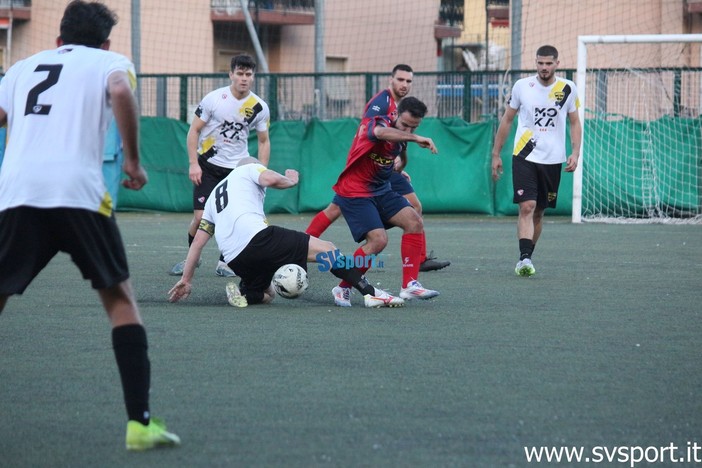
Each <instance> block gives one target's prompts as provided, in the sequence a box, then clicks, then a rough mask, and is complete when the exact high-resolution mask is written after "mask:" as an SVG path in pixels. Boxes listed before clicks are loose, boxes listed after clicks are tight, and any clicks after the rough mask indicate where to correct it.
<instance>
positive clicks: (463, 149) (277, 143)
mask: <svg viewBox="0 0 702 468" xmlns="http://www.w3.org/2000/svg"><path fill="white" fill-rule="evenodd" d="M358 123H359V119H354V118H348V119H340V120H333V121H318V120H312V121H310V122H309V123H305V122H302V121H277V122H273V123H272V124H271V129H270V139H271V162H270V167H271V169H274V170H276V171H279V172H284V171H285V169H288V168H292V169H297V170H299V171H300V184H299V186H298V187H295V188H292V189H289V190H269V191H268V195H267V197H266V210H267V211H268V212H270V213H275V212H289V213H298V212H310V211H318V210H320V209H322V208H324V207H325V206H327V204H328V203H329V202H330V201H331V200H332V198H333V196H334V192H333V191H332V189H331V187H332V185H333V184H334V183H335V182H336V179H337V177H338V175H339V173H341V171H342V169H343V168H344V165H345V163H346V156H347V153H348V150H349V148H350V146H351V141H352V139H353V136H354V133H355V132H356V130H357V126H358ZM496 125H497V122H496V121H494V120H493V121H487V122H479V123H466V122H465V121H463V120H461V119H454V118H452V119H436V118H427V119H424V121H423V122H422V124H421V126H420V127H419V129H418V133H419V134H421V135H424V136H428V137H431V138H432V139H433V140H434V142H435V144H436V146H437V148H438V149H439V154H438V155H432V154H431V153H430V152H429V151H427V150H426V149H423V148H420V147H418V146H417V145H415V144H412V143H411V144H409V145H408V159H409V163H408V166H407V172H408V173H409V174H410V176H411V177H412V185H413V186H414V188H415V189H416V191H417V195H418V196H419V198H420V199H421V201H422V206H423V209H424V212H425V213H451V212H455V213H459V212H463V213H484V214H494V215H516V214H517V205H515V204H514V203H512V178H511V173H512V172H511V169H512V167H511V165H512V156H511V152H512V146H513V135H514V130H515V129H514V128H513V129H512V132H511V134H510V137H509V138H508V139H507V141H506V142H505V145H504V147H503V149H502V161H503V165H504V174H503V176H502V178H501V179H500V180H498V182H497V183H496V184H495V183H493V182H492V179H491V177H490V165H491V159H490V151H491V148H492V143H493V132H494V129H495V127H496ZM586 125H587V131H586V132H585V141H584V147H585V154H584V158H583V159H581V163H582V162H584V164H585V165H586V166H585V169H586V170H585V171H584V179H583V193H584V194H585V195H587V197H588V198H589V199H584V200H583V209H584V214H587V213H586V210H587V207H588V206H589V204H592V203H595V204H598V205H599V206H604V207H605V208H607V207H608V206H609V205H615V204H616V205H618V206H619V205H622V204H626V205H627V206H629V207H631V208H630V210H631V212H632V213H631V214H632V215H633V214H637V215H640V214H641V213H642V212H644V211H645V209H646V206H647V203H648V202H647V200H646V199H644V197H643V196H642V194H643V193H646V191H645V190H644V189H646V190H649V191H650V187H643V186H642V184H644V182H642V181H643V180H644V179H642V176H641V174H646V171H649V172H650V171H651V170H653V168H655V170H656V173H655V174H654V175H652V176H651V177H649V178H648V179H646V180H649V179H650V180H655V183H656V184H657V185H656V186H655V187H654V189H655V191H656V192H659V193H660V194H661V201H660V204H662V205H664V206H669V207H671V209H673V210H678V211H686V210H690V211H695V210H697V211H698V210H699V206H700V203H702V201H701V198H702V194H701V193H700V186H701V185H702V183H701V180H700V179H701V178H702V174H701V173H702V161H700V155H699V154H697V151H696V148H699V147H700V144H702V142H701V141H700V140H701V139H702V135H700V131H699V129H700V119H680V118H669V117H668V118H663V119H659V120H658V121H655V122H649V123H641V122H638V121H633V120H623V121H614V122H612V121H606V120H602V119H590V120H588V121H587V122H586ZM515 127H516V121H515ZM187 131H188V126H187V125H186V124H185V123H183V122H180V121H177V120H172V119H166V118H159V117H142V119H141V151H142V164H143V165H144V167H145V168H146V170H147V171H148V174H149V183H148V184H147V185H146V186H145V187H144V188H143V189H142V190H140V191H136V192H135V191H131V190H126V189H124V188H120V192H119V207H118V208H119V209H120V210H138V209H144V210H157V211H179V212H188V211H192V184H191V183H190V180H189V179H188V157H187V151H186V148H185V139H186V135H187ZM569 133H570V129H568V135H567V138H566V141H567V142H568V148H567V151H568V154H570V135H569ZM679 135H687V137H686V139H685V141H680V138H679ZM249 146H250V150H251V153H252V154H256V151H257V139H256V135H255V134H254V135H252V136H251V138H250V139H249ZM651 148H653V149H651ZM642 155H643V156H642ZM646 155H648V156H646ZM653 156H655V163H654V164H653V165H651V161H645V160H644V157H648V158H649V159H650V158H651V157H653ZM690 168H692V170H690ZM650 180H649V181H648V182H646V183H650ZM593 184H596V185H597V187H598V189H597V191H595V190H594V189H593V188H592V187H593V186H594V185H593ZM637 184H638V185H637ZM625 185H626V186H628V189H627V190H624V189H623V187H624V186H625ZM632 186H633V188H632ZM572 191H573V174H572V173H567V172H563V173H562V175H561V186H560V189H559V194H558V195H559V196H558V204H557V207H556V208H555V209H550V210H548V211H549V213H550V214H559V215H570V214H571V211H572ZM621 193H627V194H628V195H626V196H625V197H626V199H625V200H622V197H624V196H623V195H620V194H621ZM613 209H614V208H613Z"/></svg>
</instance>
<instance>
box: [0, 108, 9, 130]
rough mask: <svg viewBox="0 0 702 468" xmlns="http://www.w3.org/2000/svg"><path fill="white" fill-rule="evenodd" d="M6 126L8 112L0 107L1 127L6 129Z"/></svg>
mask: <svg viewBox="0 0 702 468" xmlns="http://www.w3.org/2000/svg"><path fill="white" fill-rule="evenodd" d="M5 125H7V112H5V109H3V108H2V107H0V127H4V126H5Z"/></svg>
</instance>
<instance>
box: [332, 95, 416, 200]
mask: <svg viewBox="0 0 702 468" xmlns="http://www.w3.org/2000/svg"><path fill="white" fill-rule="evenodd" d="M396 119H397V104H396V103H395V100H394V99H393V98H392V95H391V94H390V90H388V89H385V90H383V91H381V92H379V93H378V94H376V95H375V96H374V97H373V98H372V99H371V100H370V101H368V104H366V108H365V110H364V112H363V119H362V120H361V124H360V125H359V127H358V131H357V132H356V136H355V137H354V139H353V143H352V144H351V149H350V150H349V154H348V157H347V159H346V167H345V168H344V170H343V171H342V173H341V175H339V179H338V180H337V182H336V184H335V185H334V186H333V187H332V188H333V189H334V191H335V192H336V193H337V194H339V195H341V196H342V197H374V196H377V195H380V194H383V193H386V192H389V191H390V190H391V189H390V182H389V180H390V176H391V175H392V172H393V171H394V162H395V157H396V156H399V155H400V153H402V151H403V150H404V149H405V148H406V146H407V144H406V143H391V142H388V141H383V140H378V139H377V138H376V137H375V134H374V133H373V132H374V130H375V128H376V127H377V126H383V127H390V126H392V124H393V122H394V121H395V120H396Z"/></svg>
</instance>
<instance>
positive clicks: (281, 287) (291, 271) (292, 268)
mask: <svg viewBox="0 0 702 468" xmlns="http://www.w3.org/2000/svg"><path fill="white" fill-rule="evenodd" d="M309 287H310V283H309V281H308V280H307V272H306V271H305V269H304V268H302V267H301V266H300V265H296V264H294V263H289V264H287V265H283V266H282V267H280V268H278V271H276V272H275V274H274V275H273V289H275V292H276V293H278V295H279V296H281V297H284V298H286V299H295V298H296V297H300V296H301V295H302V293H304V292H305V291H307V288H309Z"/></svg>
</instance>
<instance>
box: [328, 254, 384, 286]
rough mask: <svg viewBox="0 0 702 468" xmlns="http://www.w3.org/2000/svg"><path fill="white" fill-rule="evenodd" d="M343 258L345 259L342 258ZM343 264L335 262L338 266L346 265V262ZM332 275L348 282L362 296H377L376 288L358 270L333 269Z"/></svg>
mask: <svg viewBox="0 0 702 468" xmlns="http://www.w3.org/2000/svg"><path fill="white" fill-rule="evenodd" d="M340 258H343V257H340ZM341 262H342V263H339V260H337V261H336V262H335V264H336V265H346V261H344V260H341ZM329 271H330V272H331V274H332V275H334V276H336V277H337V278H339V279H342V280H344V281H346V282H347V283H350V284H352V285H353V287H354V288H356V289H357V290H358V291H359V292H360V293H361V294H363V295H364V296H365V295H366V294H371V295H373V294H375V288H374V287H373V286H371V285H370V283H368V280H366V278H365V277H364V276H363V274H362V273H361V272H360V271H359V269H358V268H355V267H354V268H351V269H347V268H343V267H342V268H332V269H331V270H329Z"/></svg>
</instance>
